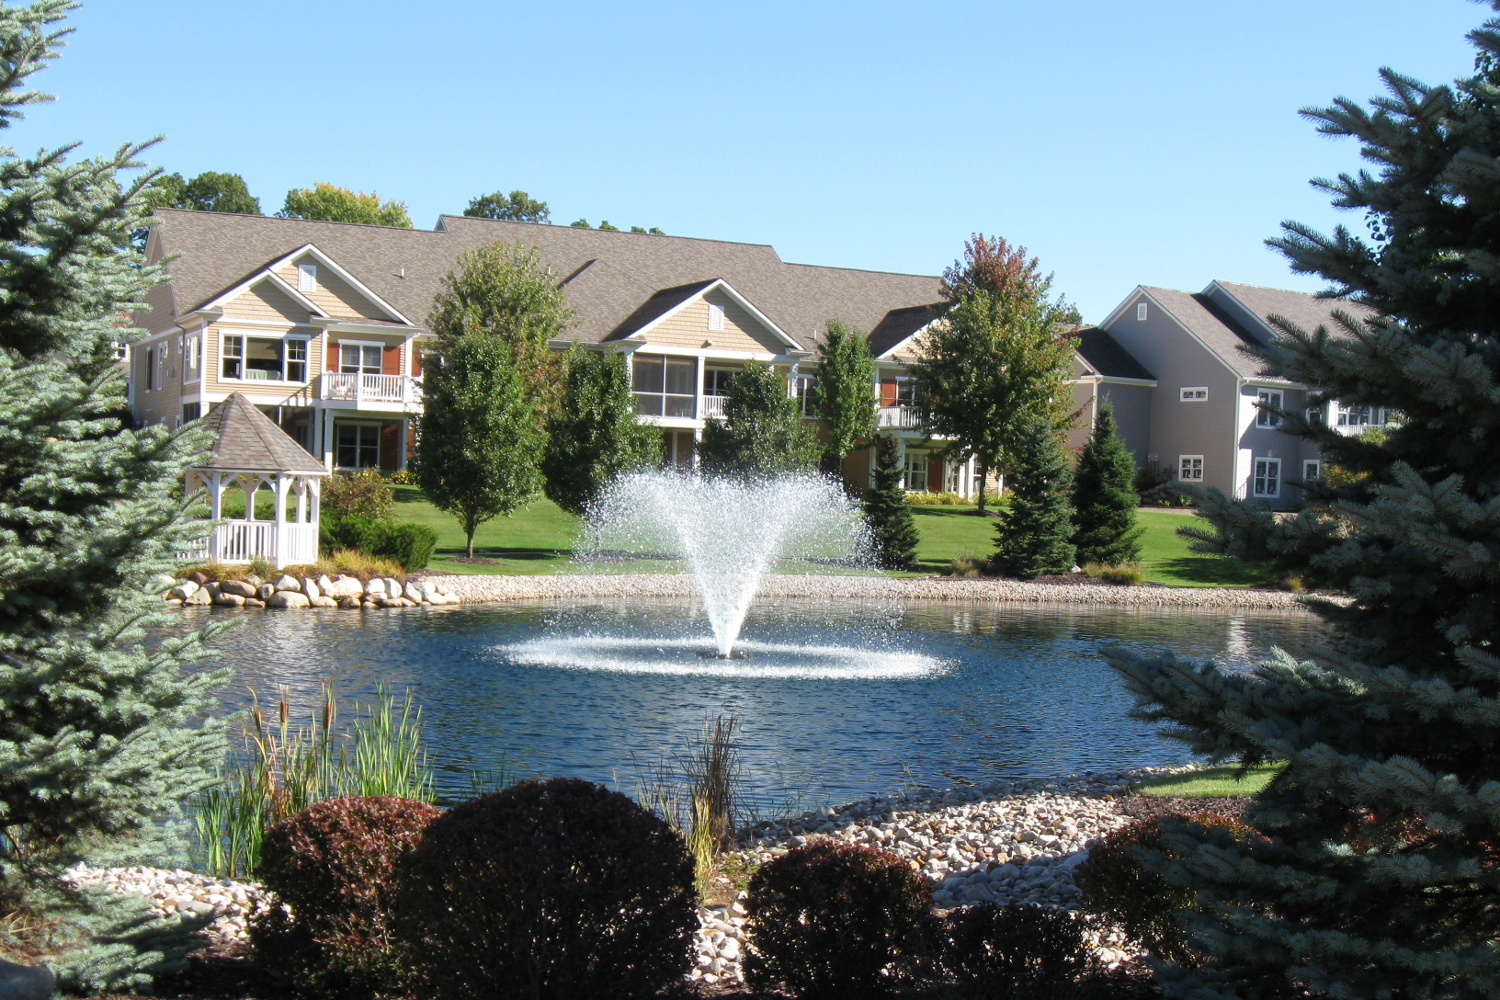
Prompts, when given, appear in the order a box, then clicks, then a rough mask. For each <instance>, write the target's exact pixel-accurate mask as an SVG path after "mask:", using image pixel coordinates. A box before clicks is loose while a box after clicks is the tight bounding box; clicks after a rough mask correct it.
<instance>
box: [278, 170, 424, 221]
mask: <svg viewBox="0 0 1500 1000" xmlns="http://www.w3.org/2000/svg"><path fill="white" fill-rule="evenodd" d="M276 214H277V215H278V216H280V217H281V218H283V219H317V220H319V221H322V222H359V223H363V224H365V225H367V226H394V227H396V228H398V229H410V228H411V216H410V215H409V214H407V211H406V202H404V201H394V200H393V201H381V200H380V195H378V194H376V193H375V192H374V191H370V192H365V191H355V190H353V189H352V188H342V187H338V186H336V185H333V184H328V183H326V182H324V181H318V182H317V183H316V184H314V185H313V186H312V187H310V188H293V189H292V190H291V191H288V192H287V193H286V201H285V202H284V203H283V204H282V206H281V211H279V212H277V213H276Z"/></svg>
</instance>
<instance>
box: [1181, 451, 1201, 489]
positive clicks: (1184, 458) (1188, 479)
mask: <svg viewBox="0 0 1500 1000" xmlns="http://www.w3.org/2000/svg"><path fill="white" fill-rule="evenodd" d="M1195 460H1196V461H1197V463H1198V475H1197V476H1185V475H1183V472H1184V471H1186V470H1185V469H1184V465H1185V464H1186V463H1188V462H1191V461H1195ZM1177 480H1178V482H1183V483H1201V482H1203V456H1202V455H1178V456H1177Z"/></svg>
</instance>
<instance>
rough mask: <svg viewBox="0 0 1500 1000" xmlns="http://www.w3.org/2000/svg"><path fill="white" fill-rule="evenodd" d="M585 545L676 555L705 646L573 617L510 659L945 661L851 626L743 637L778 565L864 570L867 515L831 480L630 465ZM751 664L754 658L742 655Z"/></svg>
mask: <svg viewBox="0 0 1500 1000" xmlns="http://www.w3.org/2000/svg"><path fill="white" fill-rule="evenodd" d="M583 541H584V544H583V545H582V549H583V550H584V551H585V552H586V553H588V554H589V555H588V556H586V558H588V559H590V560H591V562H592V564H593V566H594V567H595V568H596V569H597V568H598V567H599V566H600V565H601V564H602V565H604V566H605V567H608V568H613V569H618V568H619V566H620V564H622V563H623V564H626V565H628V564H630V563H640V562H655V563H656V564H657V565H658V566H659V565H660V562H661V561H662V560H670V561H674V562H680V563H681V564H682V566H683V568H684V569H686V571H687V573H688V574H689V575H690V577H691V579H692V581H693V586H694V591H695V593H696V595H697V598H698V601H699V603H700V604H701V605H702V610H703V614H704V617H706V618H707V620H708V626H709V629H710V630H711V632H712V645H711V647H710V648H704V645H705V642H704V640H703V639H697V638H693V637H690V636H662V635H652V636H641V635H633V634H631V635H609V634H606V635H600V634H597V631H596V630H594V629H590V628H588V627H579V626H578V625H577V624H576V623H573V622H569V623H568V625H567V626H566V627H564V628H560V629H559V632H566V633H567V634H565V635H563V634H560V635H557V636H554V637H551V638H548V639H545V640H535V641H533V642H530V643H526V644H522V645H520V646H516V647H509V648H507V649H506V650H505V653H506V655H507V657H508V658H510V659H512V660H514V661H518V662H526V663H530V664H533V665H537V666H552V667H565V668H583V669H606V670H614V671H623V672H634V673H673V674H706V675H714V676H729V675H734V674H739V675H747V674H753V675H755V676H762V677H777V676H780V677H849V676H858V677H884V678H893V677H903V676H918V675H922V674H926V673H930V672H931V671H932V670H934V669H937V668H938V667H939V666H940V665H941V664H940V663H939V661H937V660H935V659H933V658H932V657H928V656H926V655H924V654H921V653H917V652H911V651H906V650H893V649H889V648H883V647H882V645H881V643H880V641H879V636H872V635H869V634H866V635H863V636H858V637H855V638H856V639H857V640H859V641H858V642H857V643H851V642H849V641H847V639H848V638H849V637H848V636H847V630H846V634H844V635H842V636H841V638H840V641H835V642H829V641H816V640H813V639H812V638H811V637H809V638H808V640H807V641H797V642H768V641H764V640H751V641H742V640H741V638H740V633H741V630H742V629H743V627H744V624H745V619H746V616H747V615H748V614H749V613H750V610H751V607H752V605H753V604H754V601H755V598H756V595H757V594H758V593H759V592H760V590H761V586H762V583H763V581H764V580H765V578H766V576H767V574H768V573H770V572H772V571H773V570H774V569H777V568H783V569H785V568H792V569H794V570H795V571H798V572H807V573H837V572H857V571H861V568H862V567H868V565H869V559H868V558H867V550H868V535H867V532H866V529H865V526H864V519H863V518H862V517H861V515H860V512H859V508H858V506H857V505H856V504H855V503H853V502H852V501H851V500H850V499H849V497H848V496H847V495H846V494H845V492H844V490H843V488H842V486H841V485H840V484H839V483H838V482H837V481H836V480H834V479H832V478H828V477H823V476H816V475H810V474H803V475H787V476H778V477H769V478H763V479H749V480H745V479H736V478H730V477H710V476H698V475H692V474H687V473H681V472H674V471H657V472H642V473H636V474H633V475H629V476H626V477H623V478H622V479H620V480H619V481H617V482H616V483H615V484H614V485H613V486H612V487H611V488H610V489H609V490H608V491H607V492H606V493H605V495H604V496H603V497H602V498H601V499H600V500H599V502H598V503H597V504H595V506H594V508H593V510H592V512H591V514H590V516H589V518H588V523H587V527H586V530H585V536H584V540H583ZM865 571H869V572H873V570H867V569H866V570H865ZM843 614H844V615H845V617H847V611H845V612H843ZM868 631H874V630H868ZM799 638H800V637H799ZM689 657H692V658H696V659H697V660H698V661H699V663H698V665H697V666H694V664H693V663H692V660H691V659H689ZM705 660H706V661H708V662H703V661H705ZM746 660H749V661H752V663H751V664H743V663H742V662H741V661H746ZM723 661H734V666H731V665H730V663H728V662H723Z"/></svg>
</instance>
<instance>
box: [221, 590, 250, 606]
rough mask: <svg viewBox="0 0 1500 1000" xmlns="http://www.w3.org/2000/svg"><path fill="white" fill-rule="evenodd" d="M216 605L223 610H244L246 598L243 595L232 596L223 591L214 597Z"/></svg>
mask: <svg viewBox="0 0 1500 1000" xmlns="http://www.w3.org/2000/svg"><path fill="white" fill-rule="evenodd" d="M214 603H215V604H217V605H218V606H219V607H221V608H243V607H244V606H245V598H244V595H242V594H231V593H230V592H229V591H227V590H221V591H219V592H218V593H217V594H215V595H214Z"/></svg>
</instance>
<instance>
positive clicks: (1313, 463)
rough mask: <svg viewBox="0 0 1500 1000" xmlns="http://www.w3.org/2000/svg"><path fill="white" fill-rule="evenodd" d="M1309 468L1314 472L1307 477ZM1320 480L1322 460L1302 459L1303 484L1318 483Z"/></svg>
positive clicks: (1321, 476)
mask: <svg viewBox="0 0 1500 1000" xmlns="http://www.w3.org/2000/svg"><path fill="white" fill-rule="evenodd" d="M1309 466H1310V467H1312V468H1313V469H1315V470H1316V471H1315V472H1314V473H1313V474H1312V475H1308V473H1307V470H1308V467H1309ZM1322 478H1323V460H1322V459H1321V458H1304V459H1303V460H1302V481H1303V482H1305V483H1311V482H1319V481H1321V480H1322Z"/></svg>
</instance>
